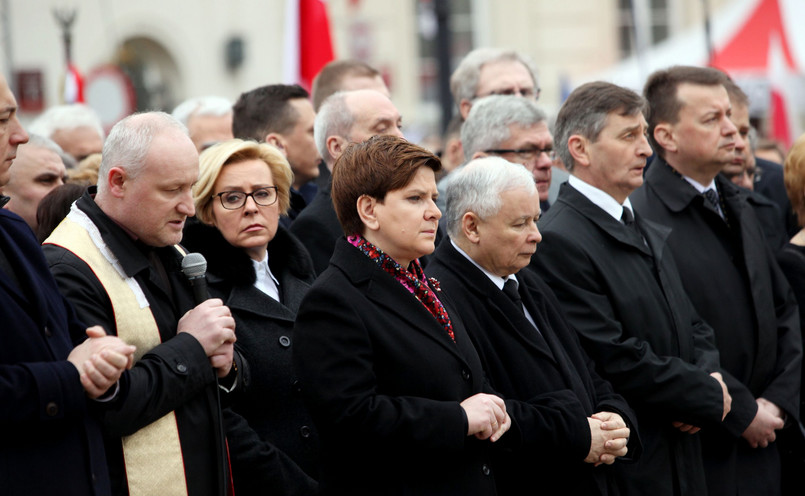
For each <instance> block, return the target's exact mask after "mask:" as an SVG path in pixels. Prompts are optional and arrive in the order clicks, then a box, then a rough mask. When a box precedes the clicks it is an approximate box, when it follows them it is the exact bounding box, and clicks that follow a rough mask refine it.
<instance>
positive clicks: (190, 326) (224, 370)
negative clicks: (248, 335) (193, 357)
mask: <svg viewBox="0 0 805 496" xmlns="http://www.w3.org/2000/svg"><path fill="white" fill-rule="evenodd" d="M176 332H177V333H179V332H186V333H188V334H190V335H191V336H193V337H194V338H196V339H197V340H198V342H199V343H201V346H202V347H203V348H204V353H206V354H207V357H209V359H210V364H211V365H212V367H213V368H214V369H215V371H216V374H217V375H218V377H226V376H227V374H229V370H230V369H231V368H232V357H233V354H234V344H235V319H234V318H233V317H232V312H230V311H229V307H227V306H226V305H224V302H223V301H221V300H220V299H219V298H211V299H209V300H207V301H205V302H203V303H201V304H199V305H198V306H196V308H194V309H192V310H189V311H188V312H187V313H186V314H184V316H182V318H181V319H179V325H178V328H177V331H176Z"/></svg>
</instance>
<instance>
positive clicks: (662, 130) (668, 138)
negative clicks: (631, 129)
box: [654, 122, 679, 152]
mask: <svg viewBox="0 0 805 496" xmlns="http://www.w3.org/2000/svg"><path fill="white" fill-rule="evenodd" d="M654 141H656V142H657V144H658V145H660V146H661V147H662V148H663V149H664V150H666V151H669V152H676V151H677V150H679V143H677V140H676V134H675V133H674V128H673V126H672V125H671V124H669V123H667V122H661V123H660V124H657V125H656V126H655V127H654Z"/></svg>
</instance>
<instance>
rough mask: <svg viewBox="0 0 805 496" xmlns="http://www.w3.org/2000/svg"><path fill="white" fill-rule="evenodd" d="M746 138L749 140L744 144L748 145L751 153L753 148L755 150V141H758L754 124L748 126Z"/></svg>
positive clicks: (753, 151)
mask: <svg viewBox="0 0 805 496" xmlns="http://www.w3.org/2000/svg"><path fill="white" fill-rule="evenodd" d="M746 139H747V141H748V142H749V143H747V144H746V145H747V146H748V147H749V150H750V151H751V153H753V154H754V153H755V150H757V142H758V137H757V129H755V126H749V134H748V136H747V138H746Z"/></svg>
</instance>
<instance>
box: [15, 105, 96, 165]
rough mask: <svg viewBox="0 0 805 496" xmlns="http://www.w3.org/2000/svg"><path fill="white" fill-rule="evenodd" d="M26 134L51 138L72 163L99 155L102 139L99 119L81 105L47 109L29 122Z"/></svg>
mask: <svg viewBox="0 0 805 496" xmlns="http://www.w3.org/2000/svg"><path fill="white" fill-rule="evenodd" d="M29 131H30V132H31V133H33V134H38V135H40V136H44V137H45V138H50V139H52V140H53V141H55V142H56V144H57V145H59V146H60V147H61V148H62V150H64V152H65V153H67V154H68V155H70V156H71V157H73V159H75V161H76V162H81V161H82V160H84V158H86V157H87V156H88V155H90V154H93V153H101V150H102V149H103V142H104V139H105V133H104V130H103V124H102V123H101V119H100V117H98V114H97V113H96V112H95V111H94V110H93V109H92V108H91V107H89V106H88V105H84V104H83V103H73V104H69V105H58V106H55V107H51V108H49V109H47V110H46V111H45V112H44V113H43V114H42V115H40V116H39V117H37V118H36V119H35V120H34V121H33V122H32V123H31V125H30V127H29Z"/></svg>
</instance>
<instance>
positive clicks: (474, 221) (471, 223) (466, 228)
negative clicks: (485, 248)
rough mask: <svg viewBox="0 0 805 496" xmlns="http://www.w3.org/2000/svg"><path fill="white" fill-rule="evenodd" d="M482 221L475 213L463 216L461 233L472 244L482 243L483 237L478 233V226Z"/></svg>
mask: <svg viewBox="0 0 805 496" xmlns="http://www.w3.org/2000/svg"><path fill="white" fill-rule="evenodd" d="M480 222H481V219H480V218H479V217H478V216H477V215H476V214H475V212H467V213H465V214H464V215H462V216H461V232H462V233H463V234H464V237H465V238H467V241H469V242H470V243H471V244H474V245H475V244H478V243H480V241H481V235H480V233H479V232H478V225H479V224H480Z"/></svg>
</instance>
